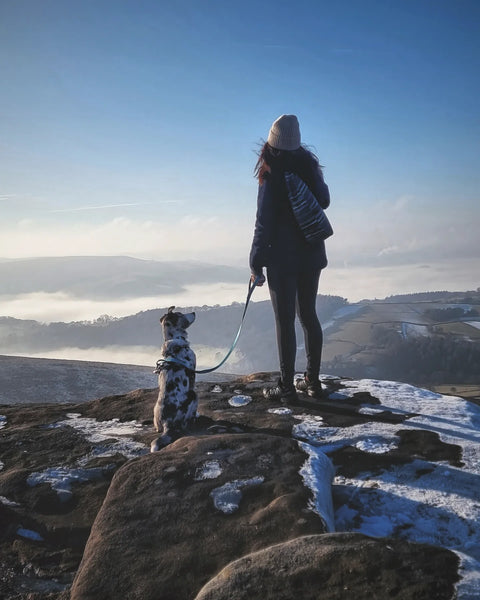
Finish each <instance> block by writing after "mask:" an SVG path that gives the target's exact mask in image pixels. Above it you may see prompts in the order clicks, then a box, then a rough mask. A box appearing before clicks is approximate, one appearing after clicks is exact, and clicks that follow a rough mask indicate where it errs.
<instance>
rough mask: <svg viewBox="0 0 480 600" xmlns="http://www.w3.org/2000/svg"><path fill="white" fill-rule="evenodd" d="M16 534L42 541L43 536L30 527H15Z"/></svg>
mask: <svg viewBox="0 0 480 600" xmlns="http://www.w3.org/2000/svg"><path fill="white" fill-rule="evenodd" d="M17 535H19V536H20V537H23V538H26V539H27V540H32V541H34V542H43V537H42V536H41V535H40V534H39V533H38V532H36V531H32V530H31V529H25V528H24V527H19V528H18V529H17Z"/></svg>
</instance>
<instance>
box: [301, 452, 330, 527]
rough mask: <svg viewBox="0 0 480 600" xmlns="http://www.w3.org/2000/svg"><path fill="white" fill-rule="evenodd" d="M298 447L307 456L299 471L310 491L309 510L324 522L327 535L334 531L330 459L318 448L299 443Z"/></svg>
mask: <svg viewBox="0 0 480 600" xmlns="http://www.w3.org/2000/svg"><path fill="white" fill-rule="evenodd" d="M300 447H301V448H302V449H303V450H304V451H305V452H306V453H307V454H308V455H309V457H308V459H307V462H306V463H305V464H304V465H303V467H302V469H301V470H300V475H301V476H302V478H303V481H304V483H305V485H306V486H307V487H308V488H310V489H311V490H312V493H313V502H312V504H311V508H312V510H313V511H314V512H316V513H317V514H318V515H319V516H320V517H321V518H322V520H323V521H324V523H325V525H326V528H327V531H328V532H329V533H331V532H333V531H335V522H334V518H333V504H332V493H331V485H332V480H333V476H334V468H333V464H332V462H331V461H330V459H329V458H328V457H327V455H326V454H324V453H323V452H322V451H321V450H319V449H318V448H315V447H313V446H311V445H310V444H305V443H300Z"/></svg>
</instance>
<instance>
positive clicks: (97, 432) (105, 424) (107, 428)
mask: <svg viewBox="0 0 480 600" xmlns="http://www.w3.org/2000/svg"><path fill="white" fill-rule="evenodd" d="M67 417H68V418H67V419H66V420H64V421H59V422H58V423H56V425H57V426H62V425H68V426H69V427H73V428H74V429H77V430H78V431H80V432H81V433H83V434H84V435H85V437H86V438H87V440H89V441H90V442H103V441H105V440H108V439H110V438H118V437H119V436H124V435H133V434H135V433H139V432H141V431H142V430H143V426H142V425H140V423H137V422H136V421H127V422H125V423H122V422H120V420H119V419H111V420H110V421H97V420H96V419H91V418H88V417H82V416H81V415H80V414H78V413H68V414H67Z"/></svg>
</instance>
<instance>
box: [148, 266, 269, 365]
mask: <svg viewBox="0 0 480 600" xmlns="http://www.w3.org/2000/svg"><path fill="white" fill-rule="evenodd" d="M259 280H260V278H259V277H255V279H254V281H253V282H252V280H251V279H250V280H249V282H248V294H247V299H246V301H245V308H244V309H243V315H242V320H241V321H240V326H239V328H238V331H237V335H236V336H235V339H234V340H233V344H232V345H231V346H230V350H229V351H228V352H227V354H226V356H225V358H224V359H223V360H222V361H221V362H219V363H218V365H217V366H215V367H211V368H210V369H201V370H199V371H194V373H199V374H203V373H211V372H212V371H216V370H217V369H219V368H220V367H221V366H222V365H223V364H224V363H225V362H226V360H227V359H228V357H229V356H230V355H231V354H232V352H233V351H234V350H235V346H236V345H237V342H238V340H239V338H240V333H241V331H242V327H243V322H244V320H245V315H246V314H247V308H248V304H249V302H250V298H251V297H252V294H253V290H254V289H255V287H256V286H257V284H258V282H259ZM168 363H173V364H176V365H180V366H182V367H185V369H188V370H189V371H191V370H192V369H191V368H190V367H189V365H187V364H186V363H184V362H183V361H182V360H180V359H179V358H175V357H174V356H166V357H165V358H159V359H158V360H157V366H156V369H155V371H154V373H159V372H160V370H161V369H162V368H165V367H166V366H168Z"/></svg>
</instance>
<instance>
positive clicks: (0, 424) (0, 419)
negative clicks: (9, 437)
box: [0, 415, 7, 429]
mask: <svg viewBox="0 0 480 600" xmlns="http://www.w3.org/2000/svg"><path fill="white" fill-rule="evenodd" d="M6 424H7V417H6V416H5V415H0V429H3V428H4V427H5V425H6Z"/></svg>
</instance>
